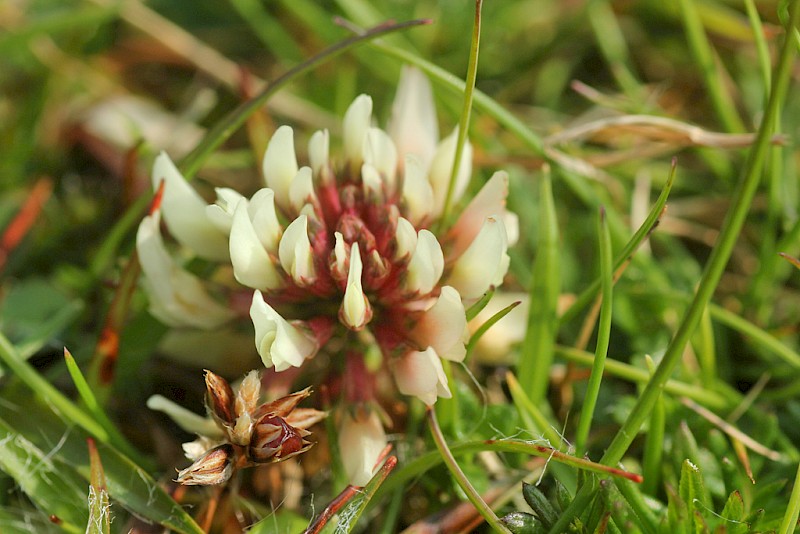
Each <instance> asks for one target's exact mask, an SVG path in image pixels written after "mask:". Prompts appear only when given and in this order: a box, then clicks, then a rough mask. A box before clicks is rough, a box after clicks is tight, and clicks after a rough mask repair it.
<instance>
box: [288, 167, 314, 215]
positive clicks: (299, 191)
mask: <svg viewBox="0 0 800 534" xmlns="http://www.w3.org/2000/svg"><path fill="white" fill-rule="evenodd" d="M312 174H313V173H312V171H311V167H300V170H298V171H297V174H295V175H294V178H292V183H291V185H290V186H289V204H290V205H291V207H292V210H294V211H293V213H299V212H300V210H301V209H303V206H305V205H306V204H309V203H312V204H313V203H314V202H315V201H316V198H317V195H316V193H315V192H314V180H313V178H312Z"/></svg>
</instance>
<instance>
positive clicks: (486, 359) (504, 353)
mask: <svg viewBox="0 0 800 534" xmlns="http://www.w3.org/2000/svg"><path fill="white" fill-rule="evenodd" d="M517 301H519V302H521V304H520V305H519V306H517V307H516V308H514V309H513V310H511V311H510V312H509V313H508V315H506V316H505V317H503V318H502V319H500V320H499V321H498V322H496V323H495V324H493V325H492V327H491V328H489V330H488V331H487V332H486V335H484V336H481V338H480V339H479V340H478V343H477V345H476V347H475V349H476V351H475V355H474V357H475V358H477V359H478V360H479V361H480V362H481V363H485V364H489V365H509V364H511V363H512V361H513V358H514V355H515V353H514V351H513V350H512V346H513V345H515V344H516V343H519V342H521V341H522V340H523V339H524V338H525V331H526V330H527V328H528V309H529V307H530V299H529V298H528V294H527V293H504V292H502V291H498V292H496V293H495V294H494V296H493V297H492V300H490V301H489V303H488V304H487V305H486V307H485V308H483V309H482V310H481V311H480V312H479V313H478V315H476V316H475V318H474V319H473V320H472V321H470V322H469V329H470V331H471V332H475V331H476V330H477V329H478V328H480V327H481V325H483V324H484V323H485V322H486V321H488V320H489V319H491V318H492V317H493V316H494V314H496V313H497V312H499V311H500V310H503V309H504V308H506V307H508V306H510V305H511V304H513V303H514V302H517Z"/></svg>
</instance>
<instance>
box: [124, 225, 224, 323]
mask: <svg viewBox="0 0 800 534" xmlns="http://www.w3.org/2000/svg"><path fill="white" fill-rule="evenodd" d="M159 220H160V218H159V214H158V212H157V213H155V214H153V215H149V216H147V217H145V218H144V219H143V220H142V222H141V223H140V224H139V229H138V231H137V233H136V251H137V253H138V256H139V263H140V265H141V267H142V273H143V274H144V278H143V285H144V288H145V290H146V291H147V294H148V297H149V298H150V312H151V313H152V314H153V315H154V316H155V317H156V318H158V319H159V320H160V321H161V322H163V323H165V324H168V325H170V326H175V327H193V328H204V329H212V328H217V327H218V326H220V325H221V324H223V323H225V322H227V321H228V320H230V319H232V318H233V315H234V314H233V312H231V311H230V310H228V309H227V308H225V307H223V306H221V305H220V304H218V303H217V302H216V301H215V300H214V299H213V298H211V296H210V295H209V294H208V293H207V292H206V290H205V288H204V287H203V284H202V282H201V281H200V279H198V278H197V277H196V276H194V275H193V274H190V273H188V272H187V271H184V270H183V269H181V268H180V267H179V266H178V265H177V264H175V262H174V261H173V259H172V258H171V257H170V255H169V254H168V253H167V249H166V248H165V247H164V242H163V241H162V239H161V232H160V229H159Z"/></svg>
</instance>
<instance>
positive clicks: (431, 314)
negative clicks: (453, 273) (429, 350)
mask: <svg viewBox="0 0 800 534" xmlns="http://www.w3.org/2000/svg"><path fill="white" fill-rule="evenodd" d="M468 336H469V331H468V330H467V315H466V312H465V311H464V304H462V302H461V295H459V294H458V291H456V290H455V289H454V288H452V287H450V286H444V287H442V292H441V293H440V294H439V298H438V299H437V300H436V303H435V304H434V305H433V306H432V307H431V308H430V309H429V310H427V311H426V312H424V313H423V314H422V316H421V317H420V319H419V321H417V324H416V325H414V328H413V330H412V332H411V337H412V339H413V341H414V342H416V343H418V344H419V345H420V346H422V347H433V349H434V350H435V351H436V353H437V354H439V355H440V356H441V357H442V358H445V359H448V360H453V361H462V360H463V359H464V356H465V355H466V353H467V351H466V348H465V347H464V342H465V338H467V339H468Z"/></svg>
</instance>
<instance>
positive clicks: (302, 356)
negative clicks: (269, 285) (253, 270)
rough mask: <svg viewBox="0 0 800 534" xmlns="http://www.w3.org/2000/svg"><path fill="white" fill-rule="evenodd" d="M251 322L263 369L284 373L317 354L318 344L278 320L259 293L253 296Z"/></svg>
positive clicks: (286, 323) (282, 320) (307, 335)
mask: <svg viewBox="0 0 800 534" xmlns="http://www.w3.org/2000/svg"><path fill="white" fill-rule="evenodd" d="M250 318H251V319H252V320H253V326H254V327H255V331H256V335H255V341H256V349H257V350H258V353H259V354H260V355H261V360H262V361H263V362H264V365H265V366H266V367H272V366H275V370H276V371H285V370H286V369H288V368H289V367H300V366H301V365H302V364H303V362H304V361H305V360H306V359H307V358H311V357H312V356H314V354H316V352H317V344H316V342H315V341H314V339H313V338H312V337H311V335H310V334H307V333H305V332H304V331H303V330H301V329H300V328H298V327H297V326H295V325H293V324H291V323H289V322H288V321H286V320H285V319H284V318H283V317H281V316H280V315H279V314H278V312H276V311H275V310H274V309H273V308H272V306H270V305H269V304H267V303H266V302H265V301H264V296H263V295H262V294H261V291H256V292H255V293H254V294H253V304H252V305H251V306H250Z"/></svg>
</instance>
